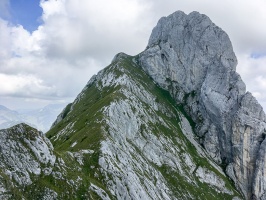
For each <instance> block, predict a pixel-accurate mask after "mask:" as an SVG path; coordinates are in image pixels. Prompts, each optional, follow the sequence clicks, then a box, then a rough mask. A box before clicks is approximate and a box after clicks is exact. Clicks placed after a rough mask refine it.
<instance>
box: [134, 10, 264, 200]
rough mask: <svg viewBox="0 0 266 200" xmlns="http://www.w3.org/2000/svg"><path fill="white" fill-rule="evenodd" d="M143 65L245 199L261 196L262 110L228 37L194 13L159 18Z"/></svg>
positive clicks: (206, 18) (141, 61) (262, 165)
mask: <svg viewBox="0 0 266 200" xmlns="http://www.w3.org/2000/svg"><path fill="white" fill-rule="evenodd" d="M139 60H140V63H141V66H142V67H143V69H144V70H145V71H146V72H147V73H148V74H149V75H150V76H151V77H152V78H153V79H154V81H155V82H156V83H158V84H159V85H160V86H161V87H162V88H164V89H166V90H167V91H169V92H170V93H171V96H172V97H173V98H175V100H176V102H177V103H179V104H180V105H183V106H184V107H185V110H186V112H187V114H189V115H190V116H191V117H192V119H193V121H194V122H195V123H196V126H195V129H194V130H195V133H196V134H197V135H198V141H199V143H200V144H202V145H203V146H204V148H205V149H206V151H207V152H208V154H209V155H210V156H211V157H212V158H213V159H214V160H215V161H216V162H217V163H218V164H220V165H222V166H226V171H227V174H228V175H229V176H230V177H231V178H232V179H233V180H234V181H235V184H236V185H237V187H238V188H239V189H240V190H241V191H242V193H243V194H244V195H245V197H246V198H247V199H250V198H251V197H252V198H254V199H256V198H257V199H260V198H262V199H264V198H265V196H263V195H264V192H265V189H264V188H265V179H264V178H262V177H261V175H264V174H263V169H266V168H265V166H264V157H265V153H264V152H265V151H264V149H265V146H264V145H263V144H265V143H263V141H264V138H265V130H266V124H265V114H264V112H263V110H262V107H261V106H260V105H259V104H258V103H257V101H256V100H255V98H254V97H253V96H252V95H251V94H250V93H246V91H245V84H244V83H243V81H242V80H241V78H240V76H239V75H238V74H237V72H236V71H235V69H236V65H237V59H236V56H235V54H234V52H233V48H232V45H231V42H230V39H229V37H228V35H227V34H226V33H225V32H224V31H223V30H222V29H220V28H219V27H217V26H216V25H215V24H214V23H212V22H211V20H210V19H209V18H208V17H207V16H205V15H202V14H200V13H198V12H192V13H190V14H189V15H186V14H185V13H183V12H180V11H178V12H175V13H173V14H171V15H169V16H168V17H163V18H161V19H160V20H159V22H158V24H157V26H156V27H155V28H154V29H153V31H152V34H151V37H150V39H149V43H148V46H147V48H146V50H145V51H144V52H143V53H141V54H140V57H139Z"/></svg>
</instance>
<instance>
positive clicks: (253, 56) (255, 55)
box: [250, 53, 266, 59]
mask: <svg viewBox="0 0 266 200" xmlns="http://www.w3.org/2000/svg"><path fill="white" fill-rule="evenodd" d="M265 56H266V53H252V54H251V55H250V57H251V58H254V59H259V58H262V57H265Z"/></svg>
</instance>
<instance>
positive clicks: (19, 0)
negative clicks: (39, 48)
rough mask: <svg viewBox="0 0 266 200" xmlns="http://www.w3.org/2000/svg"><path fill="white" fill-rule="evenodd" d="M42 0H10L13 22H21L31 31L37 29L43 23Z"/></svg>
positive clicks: (10, 12) (10, 13) (11, 19)
mask: <svg viewBox="0 0 266 200" xmlns="http://www.w3.org/2000/svg"><path fill="white" fill-rule="evenodd" d="M39 4H40V0H10V4H9V9H10V10H9V15H10V19H9V21H11V22H12V23H13V24H16V25H17V24H20V25H22V26H23V27H24V28H25V29H26V30H28V31H29V32H33V31H35V30H36V29H37V28H38V26H39V25H40V24H41V23H42V21H41V16H42V8H41V7H40V5H39Z"/></svg>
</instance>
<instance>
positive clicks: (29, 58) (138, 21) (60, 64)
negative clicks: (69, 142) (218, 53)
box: [0, 0, 266, 108]
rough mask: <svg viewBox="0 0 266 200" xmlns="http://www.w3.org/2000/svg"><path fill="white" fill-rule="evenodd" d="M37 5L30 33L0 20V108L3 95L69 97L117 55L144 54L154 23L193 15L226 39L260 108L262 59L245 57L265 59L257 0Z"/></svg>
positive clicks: (2, 6) (52, 0) (265, 4)
mask: <svg viewBox="0 0 266 200" xmlns="http://www.w3.org/2000/svg"><path fill="white" fill-rule="evenodd" d="M8 2H9V1H8V0H1V2H0V13H1V12H2V10H5V12H7V11H8V10H7V7H6V6H7V5H8ZM40 5H41V7H42V8H43V15H42V20H43V23H42V25H40V26H39V27H38V30H36V31H34V32H33V33H30V32H28V31H27V30H25V29H24V28H23V27H22V26H13V25H11V24H9V23H8V22H7V21H5V20H3V19H1V18H0V78H1V79H0V80H1V82H2V80H5V82H6V83H9V84H5V87H0V95H1V96H0V103H2V102H3V101H1V98H2V99H7V98H9V97H10V96H20V97H23V98H27V101H29V100H30V99H32V100H33V99H34V102H37V100H38V99H39V101H41V100H42V99H46V100H47V99H50V100H56V101H58V100H62V99H69V98H71V99H73V98H74V97H75V96H76V95H77V94H78V93H79V92H80V90H81V89H82V88H83V86H84V85H85V84H86V82H87V81H88V80H89V78H90V77H91V76H92V75H93V74H95V73H96V72H97V71H98V70H100V69H101V68H103V67H105V66H106V65H108V64H109V63H110V62H111V59H112V57H113V56H114V55H115V54H116V53H118V52H121V51H122V52H125V53H128V54H131V55H135V54H137V53H139V52H141V51H142V50H144V49H145V47H146V44H147V42H148V37H149V35H150V33H151V30H152V28H153V27H154V26H155V25H156V23H157V21H158V19H159V18H160V17H162V16H166V15H169V14H171V13H172V12H174V11H176V10H183V11H185V12H186V13H190V12H191V11H194V10H196V11H199V12H201V13H203V14H206V15H207V16H209V17H210V18H211V20H212V21H213V22H214V23H215V24H217V25H218V26H220V27H221V28H222V29H224V30H225V31H226V32H227V33H228V35H229V37H230V38H231V41H232V43H233V46H234V49H235V51H236V54H237V56H238V60H239V65H238V67H237V70H238V71H239V72H240V74H241V75H242V77H243V79H244V81H245V82H246V83H247V89H248V90H250V91H251V92H253V94H254V95H255V96H256V97H257V98H258V99H259V101H260V102H263V105H265V106H264V107H265V108H266V103H265V104H264V102H266V96H265V95H264V92H263V91H264V90H265V87H266V86H265V82H266V81H265V76H263V75H264V74H266V71H265V66H264V65H265V64H264V63H265V57H259V58H257V59H254V58H251V56H250V55H251V54H256V55H263V54H265V53H266V40H265V35H266V26H264V23H265V21H266V10H265V8H266V1H264V0H252V1H251V0H246V1H242V0H235V1H231V0H225V1H218V0H202V1H195V0H187V1H181V0H175V1H172V0H113V1H111V2H110V1H106V0H79V1H77V0H41V2H40ZM2 13H3V12H2ZM0 17H1V16H0ZM27 80H28V81H27ZM18 83H19V84H18ZM25 96H26V97H25ZM46 100H45V101H44V102H45V103H47V101H46ZM30 101H31V100H30ZM25 105H26V104H25Z"/></svg>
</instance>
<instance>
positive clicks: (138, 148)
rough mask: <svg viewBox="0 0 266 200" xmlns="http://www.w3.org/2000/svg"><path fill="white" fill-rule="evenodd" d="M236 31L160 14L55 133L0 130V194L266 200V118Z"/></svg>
mask: <svg viewBox="0 0 266 200" xmlns="http://www.w3.org/2000/svg"><path fill="white" fill-rule="evenodd" d="M236 65H237V58H236V56H235V54H234V51H233V48H232V45H231V42H230V39H229V37H228V35H227V34H226V33H225V32H224V31H223V30H222V29H220V28H219V27H217V26H216V25H215V24H214V23H212V22H211V20H210V19H209V18H208V17H207V16H205V15H202V14H200V13H198V12H192V13H190V14H188V15H186V14H185V13H183V12H181V11H178V12H175V13H173V14H171V15H169V16H168V17H163V18H161V19H160V20H159V22H158V24H157V25H156V27H155V28H154V29H153V31H152V34H151V37H150V39H149V42H148V46H147V48H146V49H145V50H144V51H143V52H142V53H140V54H138V55H136V56H129V55H126V54H124V53H120V54H117V55H116V56H115V57H114V59H113V61H112V63H111V64H110V65H109V66H107V67H106V68H105V69H103V70H102V71H100V72H99V73H98V74H97V75H95V76H93V77H92V78H91V79H90V81H89V82H88V83H87V85H86V86H85V87H84V89H83V90H82V92H81V93H80V94H79V95H78V96H77V98H76V99H75V101H74V102H73V103H71V104H69V105H68V106H67V107H66V108H65V109H64V110H63V111H62V113H61V114H60V115H59V116H58V117H57V120H56V121H55V122H54V124H53V126H52V128H51V129H50V131H48V132H47V134H46V135H44V134H42V133H41V132H38V131H37V130H36V129H33V128H31V127H29V126H28V125H25V124H20V125H16V126H14V127H12V128H9V129H5V130H1V131H0V166H1V168H0V199H140V200H143V199H145V200H148V199H152V200H154V199H163V200H165V199H182V200H183V199H233V200H240V199H254V200H255V199H256V200H259V199H260V200H263V199H266V176H265V174H264V172H265V171H266V164H265V163H266V161H265V156H266V155H265V154H266V141H265V135H266V122H265V114H264V112H263V109H262V107H261V106H260V105H259V104H258V102H257V101H256V99H255V98H254V97H253V96H252V94H251V93H249V92H246V89H245V84H244V83H243V81H242V80H241V77H240V76H239V75H238V74H237V72H236V71H235V70H236Z"/></svg>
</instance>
